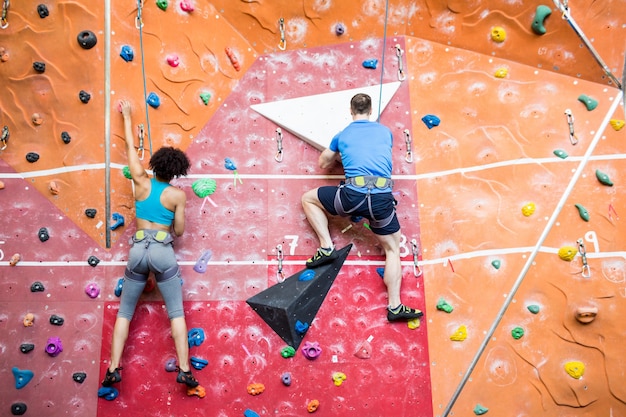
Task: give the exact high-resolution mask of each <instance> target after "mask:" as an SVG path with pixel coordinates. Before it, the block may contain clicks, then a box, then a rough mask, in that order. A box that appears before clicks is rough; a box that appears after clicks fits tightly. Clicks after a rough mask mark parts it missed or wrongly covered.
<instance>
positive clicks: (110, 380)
mask: <svg viewBox="0 0 626 417" xmlns="http://www.w3.org/2000/svg"><path fill="white" fill-rule="evenodd" d="M121 370H122V368H115V370H114V371H113V372H111V371H109V369H108V368H107V373H106V375H105V376H104V379H103V380H102V386H103V387H110V386H111V385H113V384H117V383H118V382H120V381H121V380H122V375H120V371H121Z"/></svg>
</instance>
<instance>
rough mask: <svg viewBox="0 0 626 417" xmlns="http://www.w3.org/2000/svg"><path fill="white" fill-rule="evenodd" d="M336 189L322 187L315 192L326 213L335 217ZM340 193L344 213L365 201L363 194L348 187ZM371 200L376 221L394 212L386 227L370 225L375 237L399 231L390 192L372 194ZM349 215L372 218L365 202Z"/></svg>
mask: <svg viewBox="0 0 626 417" xmlns="http://www.w3.org/2000/svg"><path fill="white" fill-rule="evenodd" d="M337 188H338V187H337V186H324V187H320V188H318V190H317V198H319V200H320V202H321V203H322V205H323V206H324V208H325V209H326V211H327V212H329V213H330V214H332V215H333V216H336V215H337V212H336V211H335V193H336V192H337ZM340 192H341V203H342V205H343V209H344V211H350V210H352V209H353V208H354V207H356V206H357V205H358V204H359V203H361V202H362V201H363V200H364V199H365V193H360V192H358V191H355V190H352V189H350V188H348V187H343V188H342V189H341V191H340ZM371 199H372V213H373V214H374V217H375V218H376V220H383V219H385V218H386V217H387V216H389V215H390V214H391V213H392V212H394V215H393V219H392V220H391V223H389V224H388V225H387V226H385V227H383V228H375V227H371V225H370V228H371V229H372V232H374V233H375V234H377V235H390V234H392V233H395V232H397V231H398V230H400V222H399V221H398V216H397V215H396V214H395V206H396V204H397V202H396V199H395V198H394V197H393V194H391V192H388V193H378V194H372V195H371ZM349 215H350V216H362V217H365V218H366V219H370V220H371V218H372V216H371V215H370V211H369V208H368V205H367V201H365V202H364V203H363V204H362V205H361V207H359V208H358V209H357V210H355V211H354V212H352V213H350V214H349Z"/></svg>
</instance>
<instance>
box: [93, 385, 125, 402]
mask: <svg viewBox="0 0 626 417" xmlns="http://www.w3.org/2000/svg"><path fill="white" fill-rule="evenodd" d="M118 395H120V392H119V391H118V390H117V388H113V387H100V388H99V389H98V397H101V398H104V399H105V400H107V401H113V400H114V399H116V398H117V396H118Z"/></svg>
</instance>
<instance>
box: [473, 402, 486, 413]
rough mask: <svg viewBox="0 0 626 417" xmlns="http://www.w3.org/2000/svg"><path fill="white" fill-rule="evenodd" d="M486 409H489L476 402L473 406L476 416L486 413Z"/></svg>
mask: <svg viewBox="0 0 626 417" xmlns="http://www.w3.org/2000/svg"><path fill="white" fill-rule="evenodd" d="M487 411H489V409H488V408H487V407H483V406H482V405H480V404H476V407H474V414H476V415H477V416H482V415H483V414H487Z"/></svg>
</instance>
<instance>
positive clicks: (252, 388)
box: [248, 383, 265, 395]
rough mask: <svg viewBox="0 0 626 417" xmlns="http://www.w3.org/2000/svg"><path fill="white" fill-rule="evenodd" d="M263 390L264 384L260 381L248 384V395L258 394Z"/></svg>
mask: <svg viewBox="0 0 626 417" xmlns="http://www.w3.org/2000/svg"><path fill="white" fill-rule="evenodd" d="M263 391H265V385H263V384H261V383H254V384H250V385H248V394H250V395H259V394H261V393H263Z"/></svg>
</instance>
